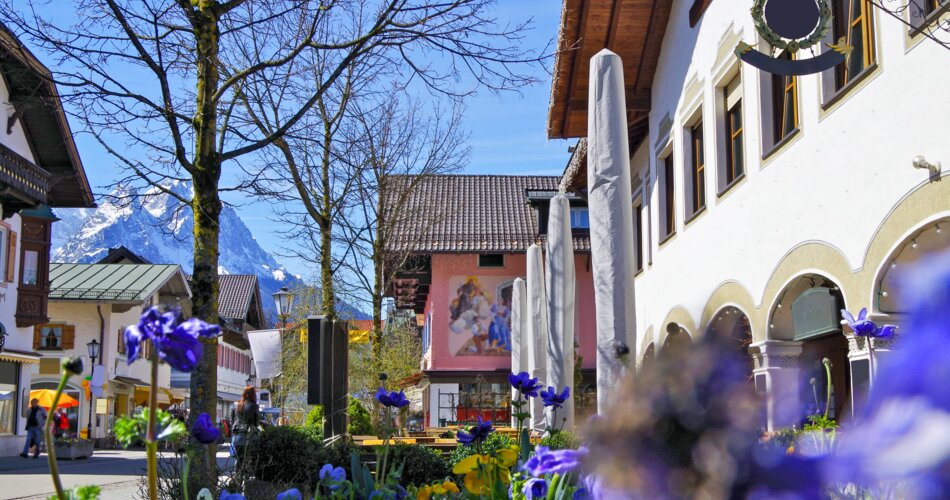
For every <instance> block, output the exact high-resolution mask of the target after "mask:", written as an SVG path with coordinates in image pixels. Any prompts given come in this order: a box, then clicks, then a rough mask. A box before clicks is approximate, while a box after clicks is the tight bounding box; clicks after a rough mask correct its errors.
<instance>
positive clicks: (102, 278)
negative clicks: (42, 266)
mask: <svg viewBox="0 0 950 500" xmlns="http://www.w3.org/2000/svg"><path fill="white" fill-rule="evenodd" d="M49 276H50V293H49V298H50V300H101V301H108V302H144V301H145V300H146V299H148V298H149V297H150V296H152V295H153V294H155V293H156V292H158V291H160V290H161V289H162V288H164V287H165V285H166V284H171V288H172V289H171V290H170V291H169V293H176V294H181V295H183V296H187V297H191V289H189V288H188V284H187V282H186V281H185V275H184V273H182V270H181V266H178V265H171V264H55V263H54V264H50V269H49ZM176 278H177V279H176Z"/></svg>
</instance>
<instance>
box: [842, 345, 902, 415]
mask: <svg viewBox="0 0 950 500" xmlns="http://www.w3.org/2000/svg"><path fill="white" fill-rule="evenodd" d="M843 335H844V337H845V338H846V339H848V365H849V366H848V368H849V370H850V372H851V412H852V413H851V414H852V415H859V414H860V412H861V410H862V409H864V404H865V403H866V402H867V398H868V394H869V393H870V391H871V387H872V386H873V385H874V377H875V376H876V374H877V372H878V370H879V369H880V365H881V360H882V359H886V358H887V356H888V355H889V354H890V352H891V350H892V349H893V347H894V344H895V342H897V336H896V335H895V336H893V337H890V338H886V339H877V338H870V339H869V338H867V337H863V336H859V335H855V334H854V333H851V332H845V333H844V334H843ZM868 342H870V343H871V347H873V348H874V361H873V373H872V362H871V354H870V351H869V350H868Z"/></svg>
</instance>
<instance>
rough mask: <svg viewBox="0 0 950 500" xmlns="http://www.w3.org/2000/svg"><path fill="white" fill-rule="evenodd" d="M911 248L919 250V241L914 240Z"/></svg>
mask: <svg viewBox="0 0 950 500" xmlns="http://www.w3.org/2000/svg"><path fill="white" fill-rule="evenodd" d="M910 247H911V248H913V249H914V250H916V249H917V247H918V245H917V239H916V238H914V239H913V240H911V244H910Z"/></svg>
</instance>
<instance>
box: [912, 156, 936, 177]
mask: <svg viewBox="0 0 950 500" xmlns="http://www.w3.org/2000/svg"><path fill="white" fill-rule="evenodd" d="M914 168H919V169H923V170H929V171H930V176H931V177H939V176H940V171H941V165H940V162H939V161H938V162H936V163H930V162H929V161H927V159H926V158H924V156H923V155H917V156H916V157H915V158H914Z"/></svg>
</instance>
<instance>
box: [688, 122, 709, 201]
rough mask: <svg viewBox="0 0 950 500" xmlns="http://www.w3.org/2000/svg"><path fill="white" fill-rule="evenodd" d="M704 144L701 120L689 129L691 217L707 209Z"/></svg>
mask: <svg viewBox="0 0 950 500" xmlns="http://www.w3.org/2000/svg"><path fill="white" fill-rule="evenodd" d="M703 144H704V142H703V122H702V120H700V121H699V122H697V123H696V124H695V125H693V126H692V127H690V128H689V153H690V154H689V173H690V176H691V177H690V184H691V186H690V190H689V193H690V195H689V200H690V204H689V208H690V215H693V214H696V213H698V212H699V211H700V210H702V209H703V208H705V207H706V152H705V151H704V150H703Z"/></svg>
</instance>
